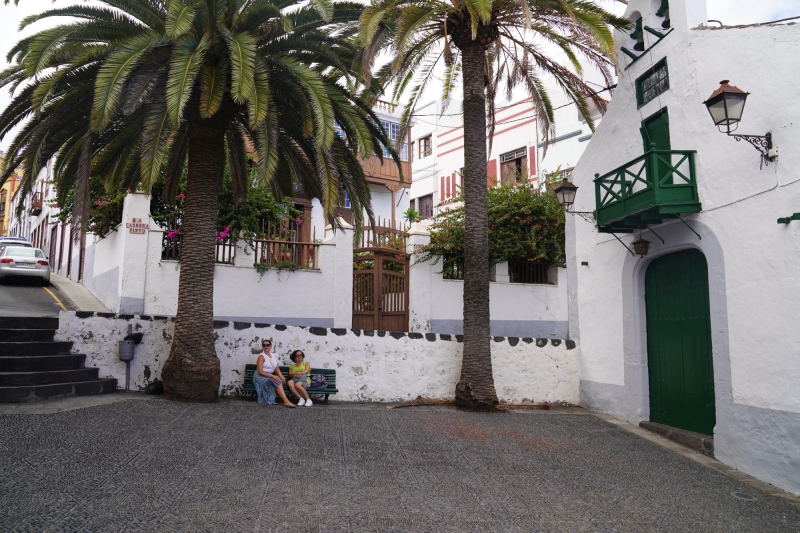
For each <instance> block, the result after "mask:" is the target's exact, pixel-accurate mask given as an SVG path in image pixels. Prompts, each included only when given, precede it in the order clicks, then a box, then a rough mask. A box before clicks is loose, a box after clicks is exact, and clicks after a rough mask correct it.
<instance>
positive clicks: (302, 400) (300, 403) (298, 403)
mask: <svg viewBox="0 0 800 533" xmlns="http://www.w3.org/2000/svg"><path fill="white" fill-rule="evenodd" d="M305 404H306V401H305V400H304V399H302V398H300V401H299V402H297V405H305Z"/></svg>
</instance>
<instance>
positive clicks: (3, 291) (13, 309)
mask: <svg viewBox="0 0 800 533" xmlns="http://www.w3.org/2000/svg"><path fill="white" fill-rule="evenodd" d="M48 291H49V292H48ZM54 296H55V298H54ZM56 298H58V300H59V301H60V302H61V303H62V304H63V305H64V307H65V308H66V310H69V309H70V307H69V304H68V303H67V299H66V298H64V297H63V296H62V295H61V294H60V292H59V290H58V289H56V288H55V287H54V286H52V285H51V286H48V287H41V286H39V285H38V284H36V283H35V282H33V281H28V280H6V281H4V282H3V283H0V316H58V312H59V311H61V310H62V307H61V306H60V305H59V304H58V302H57V301H56Z"/></svg>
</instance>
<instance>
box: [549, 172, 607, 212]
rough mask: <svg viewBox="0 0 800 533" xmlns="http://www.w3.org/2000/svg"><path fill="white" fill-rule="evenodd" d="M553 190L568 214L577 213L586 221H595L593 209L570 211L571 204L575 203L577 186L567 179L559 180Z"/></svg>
mask: <svg viewBox="0 0 800 533" xmlns="http://www.w3.org/2000/svg"><path fill="white" fill-rule="evenodd" d="M553 192H554V193H555V194H556V198H558V203H559V204H561V206H562V207H563V208H564V212H566V213H569V214H570V215H578V216H579V217H581V218H582V219H584V220H585V221H586V222H596V221H597V215H596V214H595V212H594V211H570V209H571V208H572V204H573V203H575V193H577V192H578V186H577V185H575V184H573V183H571V182H570V181H569V180H567V179H563V180H561V183H560V184H559V185H558V187H556V188H555V189H553Z"/></svg>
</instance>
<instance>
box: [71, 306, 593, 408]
mask: <svg viewBox="0 0 800 533" xmlns="http://www.w3.org/2000/svg"><path fill="white" fill-rule="evenodd" d="M128 324H131V325H132V326H133V329H134V331H141V332H142V333H144V338H143V340H142V343H141V344H140V345H138V346H137V347H136V355H135V358H134V360H133V361H132V362H131V389H133V390H139V389H143V388H144V387H145V386H146V385H147V383H149V382H150V381H152V380H153V379H155V378H157V377H160V375H161V367H162V365H163V364H164V361H165V360H166V358H167V356H168V355H169V349H170V345H171V343H172V335H173V332H174V329H175V322H174V319H173V318H168V317H150V316H139V315H135V316H131V315H112V314H106V313H81V312H78V313H76V312H73V311H68V312H62V313H61V314H60V323H59V329H58V331H57V332H56V340H61V341H72V342H74V343H75V344H74V347H73V352H74V353H84V354H86V356H87V358H86V365H87V366H91V367H96V368H99V369H100V376H101V377H115V378H117V380H118V381H119V383H121V384H124V383H125V363H123V362H122V361H120V360H119V359H118V348H117V343H118V342H119V341H120V340H122V338H123V337H124V336H125V334H126V333H127V328H128ZM214 337H215V339H216V349H217V356H218V357H219V359H220V364H221V371H222V377H221V383H220V393H221V394H225V395H238V394H240V393H241V392H242V381H243V375H244V365H245V364H247V363H255V362H256V359H257V358H258V354H259V353H260V351H261V340H262V339H270V340H271V341H272V345H273V352H274V353H277V354H278V355H279V356H280V357H281V359H282V361H283V362H284V364H290V361H289V357H288V355H289V353H290V352H291V351H292V350H295V349H298V348H299V349H301V350H303V351H304V352H305V353H306V360H307V361H308V362H309V363H311V366H312V367H321V368H334V369H336V376H337V378H336V379H337V387H338V389H339V393H338V394H337V395H336V396H335V399H336V400H340V401H368V402H397V401H404V400H409V399H413V398H416V397H418V396H422V397H426V398H439V399H449V398H453V396H454V391H455V385H456V382H457V381H458V378H459V374H460V371H461V356H462V343H461V341H462V338H461V336H460V335H444V334H433V333H428V334H422V333H397V332H385V331H369V330H349V329H338V328H331V329H328V328H318V327H308V328H307V327H302V326H283V325H271V324H259V323H246V322H227V321H215V322H214ZM491 346H492V366H493V372H494V380H495V387H496V389H497V394H498V396H499V398H500V400H501V401H502V402H509V403H519V402H528V401H530V402H551V403H565V404H578V403H579V387H580V378H579V373H578V372H579V365H578V361H579V348H578V347H577V346H576V344H575V342H573V341H569V340H567V341H562V340H559V339H534V338H517V337H493V338H492V343H491Z"/></svg>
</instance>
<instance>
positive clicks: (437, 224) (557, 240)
mask: <svg viewBox="0 0 800 533" xmlns="http://www.w3.org/2000/svg"><path fill="white" fill-rule="evenodd" d="M487 196H488V204H489V210H488V215H489V221H488V222H489V223H488V228H487V231H488V232H489V258H488V259H489V264H490V265H495V264H497V263H502V262H505V261H513V260H523V261H535V262H538V263H547V264H551V265H563V264H564V262H565V255H564V209H563V208H562V207H561V205H560V204H559V203H558V200H557V199H556V197H555V195H554V194H553V193H550V192H544V193H540V192H539V191H537V190H535V189H534V188H533V187H532V186H531V185H529V184H521V185H504V186H501V187H492V188H489V190H488V191H487ZM451 201H452V200H451ZM455 201H456V202H463V201H464V197H463V193H462V194H460V195H459V196H457V197H456V198H455ZM464 215H465V211H464V207H463V204H462V205H461V206H460V207H456V208H454V209H450V210H448V211H443V212H441V213H440V214H439V215H437V216H436V217H435V219H434V223H433V225H432V226H431V240H430V243H428V244H427V245H425V246H422V247H420V248H419V249H417V250H415V251H414V254H415V255H417V257H418V260H419V261H434V262H438V261H439V259H440V258H444V265H445V270H447V269H448V268H455V269H458V268H460V267H459V265H463V264H464Z"/></svg>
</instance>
